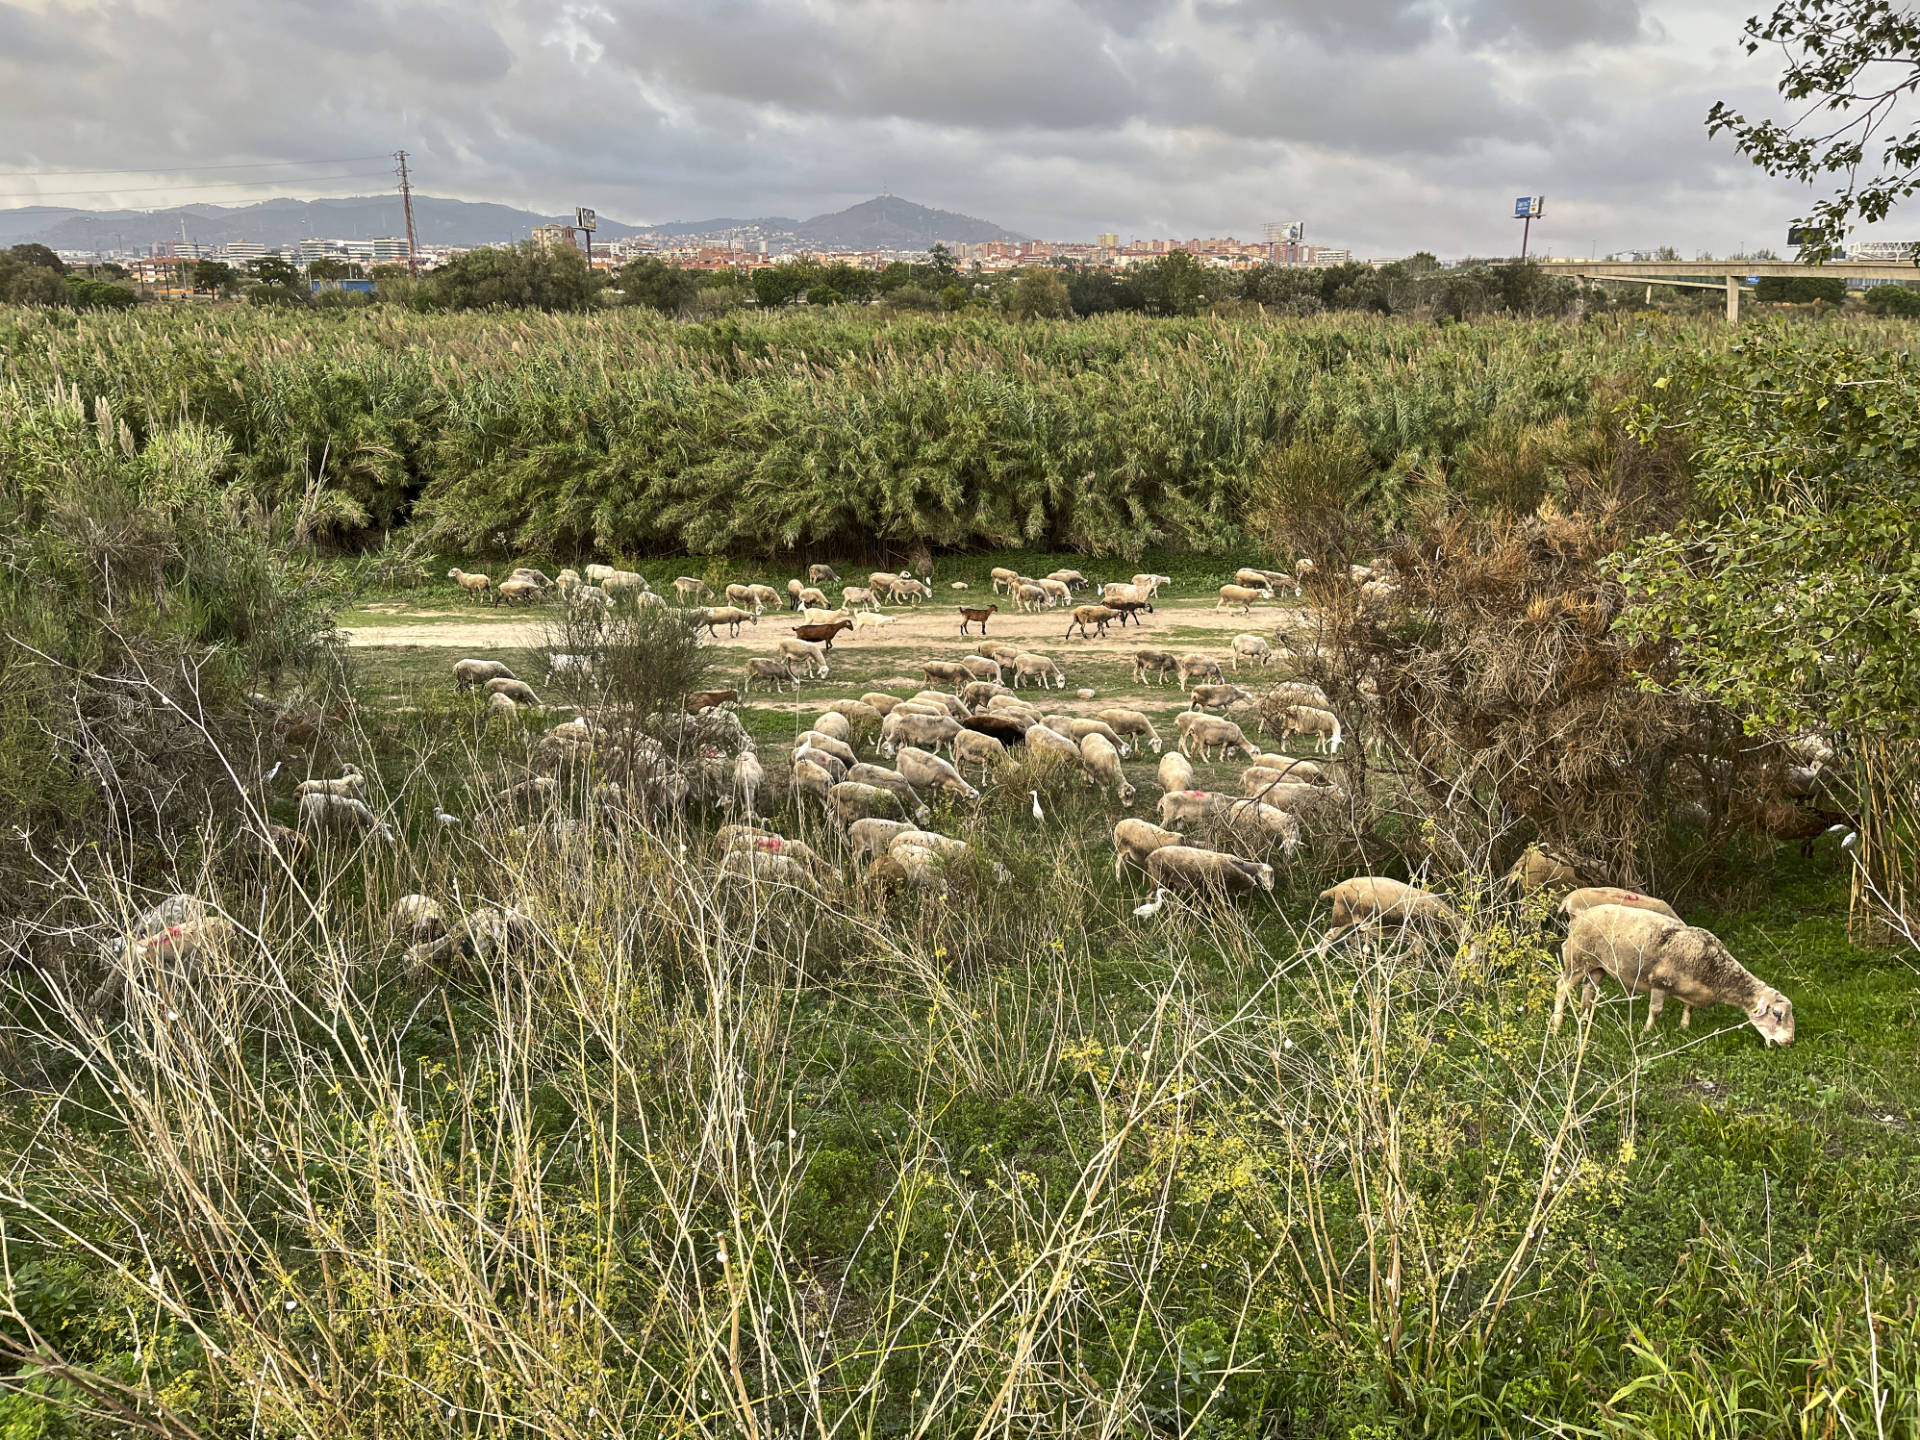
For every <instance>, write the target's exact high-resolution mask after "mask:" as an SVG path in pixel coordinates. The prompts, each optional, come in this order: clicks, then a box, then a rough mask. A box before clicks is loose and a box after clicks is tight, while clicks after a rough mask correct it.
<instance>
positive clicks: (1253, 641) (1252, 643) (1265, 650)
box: [1233, 635, 1273, 675]
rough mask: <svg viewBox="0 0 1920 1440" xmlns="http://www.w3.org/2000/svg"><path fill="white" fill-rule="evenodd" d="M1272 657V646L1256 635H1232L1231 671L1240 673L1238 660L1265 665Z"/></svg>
mask: <svg viewBox="0 0 1920 1440" xmlns="http://www.w3.org/2000/svg"><path fill="white" fill-rule="evenodd" d="M1272 659H1273V647H1272V646H1271V645H1269V644H1268V643H1267V642H1266V641H1265V640H1263V639H1261V637H1260V636H1258V635H1236V636H1234V637H1233V673H1234V674H1236V675H1238V674H1239V673H1240V662H1241V661H1242V660H1245V661H1247V662H1248V663H1249V664H1252V665H1265V664H1267V663H1268V662H1269V661H1271V660H1272Z"/></svg>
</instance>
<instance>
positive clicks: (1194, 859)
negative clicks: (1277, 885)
mask: <svg viewBox="0 0 1920 1440" xmlns="http://www.w3.org/2000/svg"><path fill="white" fill-rule="evenodd" d="M1147 876H1148V878H1149V879H1151V880H1152V881H1153V883H1154V884H1155V885H1156V886H1159V887H1161V888H1163V889H1167V890H1176V891H1184V892H1186V893H1187V894H1203V895H1204V894H1226V895H1247V894H1251V893H1252V892H1253V891H1255V890H1272V889H1273V867H1272V866H1271V865H1263V864H1261V863H1260V862H1259V861H1257V860H1248V859H1245V858H1243V857H1241V856H1239V855H1228V854H1226V853H1225V852H1223V851H1219V850H1202V849H1199V848H1198V847H1196V846H1192V845H1162V846H1161V847H1160V848H1158V849H1157V850H1154V851H1152V852H1150V853H1149V854H1148V856H1147Z"/></svg>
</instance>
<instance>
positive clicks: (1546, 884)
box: [1506, 844, 1613, 904]
mask: <svg viewBox="0 0 1920 1440" xmlns="http://www.w3.org/2000/svg"><path fill="white" fill-rule="evenodd" d="M1612 878H1613V877H1611V876H1610V875H1609V874H1608V873H1607V866H1606V865H1605V864H1604V863H1603V862H1602V861H1599V860H1595V859H1594V858H1592V857H1591V856H1588V855H1580V854H1577V853H1575V852H1574V851H1572V850H1568V849H1564V848H1561V847H1558V846H1547V845H1540V844H1534V845H1529V846H1528V847H1527V848H1526V849H1525V850H1524V851H1522V852H1521V855H1520V858H1519V859H1518V860H1516V861H1514V862H1513V868H1512V869H1510V870H1508V871H1507V875H1506V879H1507V883H1508V884H1509V885H1511V886H1513V887H1514V888H1515V889H1517V890H1518V891H1519V892H1520V893H1521V894H1522V895H1531V894H1532V893H1533V892H1534V891H1536V890H1557V889H1559V888H1560V887H1561V886H1563V885H1564V886H1566V887H1567V888H1568V889H1574V888H1576V887H1578V886H1581V885H1607V884H1610V883H1611V881H1612ZM1595 903H1596V904H1604V903H1605V902H1604V901H1596V902H1595Z"/></svg>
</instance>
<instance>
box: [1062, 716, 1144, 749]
mask: <svg viewBox="0 0 1920 1440" xmlns="http://www.w3.org/2000/svg"><path fill="white" fill-rule="evenodd" d="M1040 723H1041V724H1042V725H1045V726H1046V727H1047V728H1048V729H1049V730H1057V731H1059V732H1060V733H1061V734H1062V735H1064V736H1066V737H1067V738H1068V739H1069V740H1072V741H1074V742H1075V743H1076V744H1077V743H1079V742H1080V741H1082V740H1085V739H1086V738H1087V737H1088V736H1089V735H1098V736H1100V737H1101V738H1102V739H1103V740H1105V741H1106V742H1107V743H1108V744H1109V745H1111V746H1113V748H1114V749H1115V750H1117V751H1118V752H1119V753H1120V754H1121V755H1123V756H1124V755H1130V754H1132V753H1133V750H1132V747H1131V746H1129V745H1128V744H1127V742H1126V741H1124V740H1122V739H1121V738H1120V732H1119V731H1117V730H1115V729H1114V728H1113V727H1112V726H1111V725H1109V724H1107V722H1106V721H1104V720H1101V719H1097V718H1095V719H1089V718H1088V717H1086V716H1084V715H1042V716H1041V717H1040Z"/></svg>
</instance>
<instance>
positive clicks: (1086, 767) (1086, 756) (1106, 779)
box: [1079, 727, 1134, 807]
mask: <svg viewBox="0 0 1920 1440" xmlns="http://www.w3.org/2000/svg"><path fill="white" fill-rule="evenodd" d="M1103 728H1104V727H1103ZM1079 739H1080V769H1081V772H1082V773H1083V774H1084V775H1085V776H1086V777H1087V783H1088V784H1089V785H1094V786H1100V785H1111V786H1113V787H1114V792H1115V793H1116V794H1117V795H1119V797H1120V803H1121V804H1122V805H1125V806H1128V807H1131V806H1132V805H1133V796H1134V789H1133V786H1132V785H1130V784H1128V783H1127V777H1126V776H1125V774H1123V773H1122V772H1121V769H1120V750H1119V749H1118V748H1117V747H1116V746H1115V745H1114V743H1113V742H1112V741H1111V740H1109V739H1107V737H1106V736H1105V735H1101V734H1099V733H1097V732H1096V733H1094V734H1089V735H1082V736H1080V737H1079Z"/></svg>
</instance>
